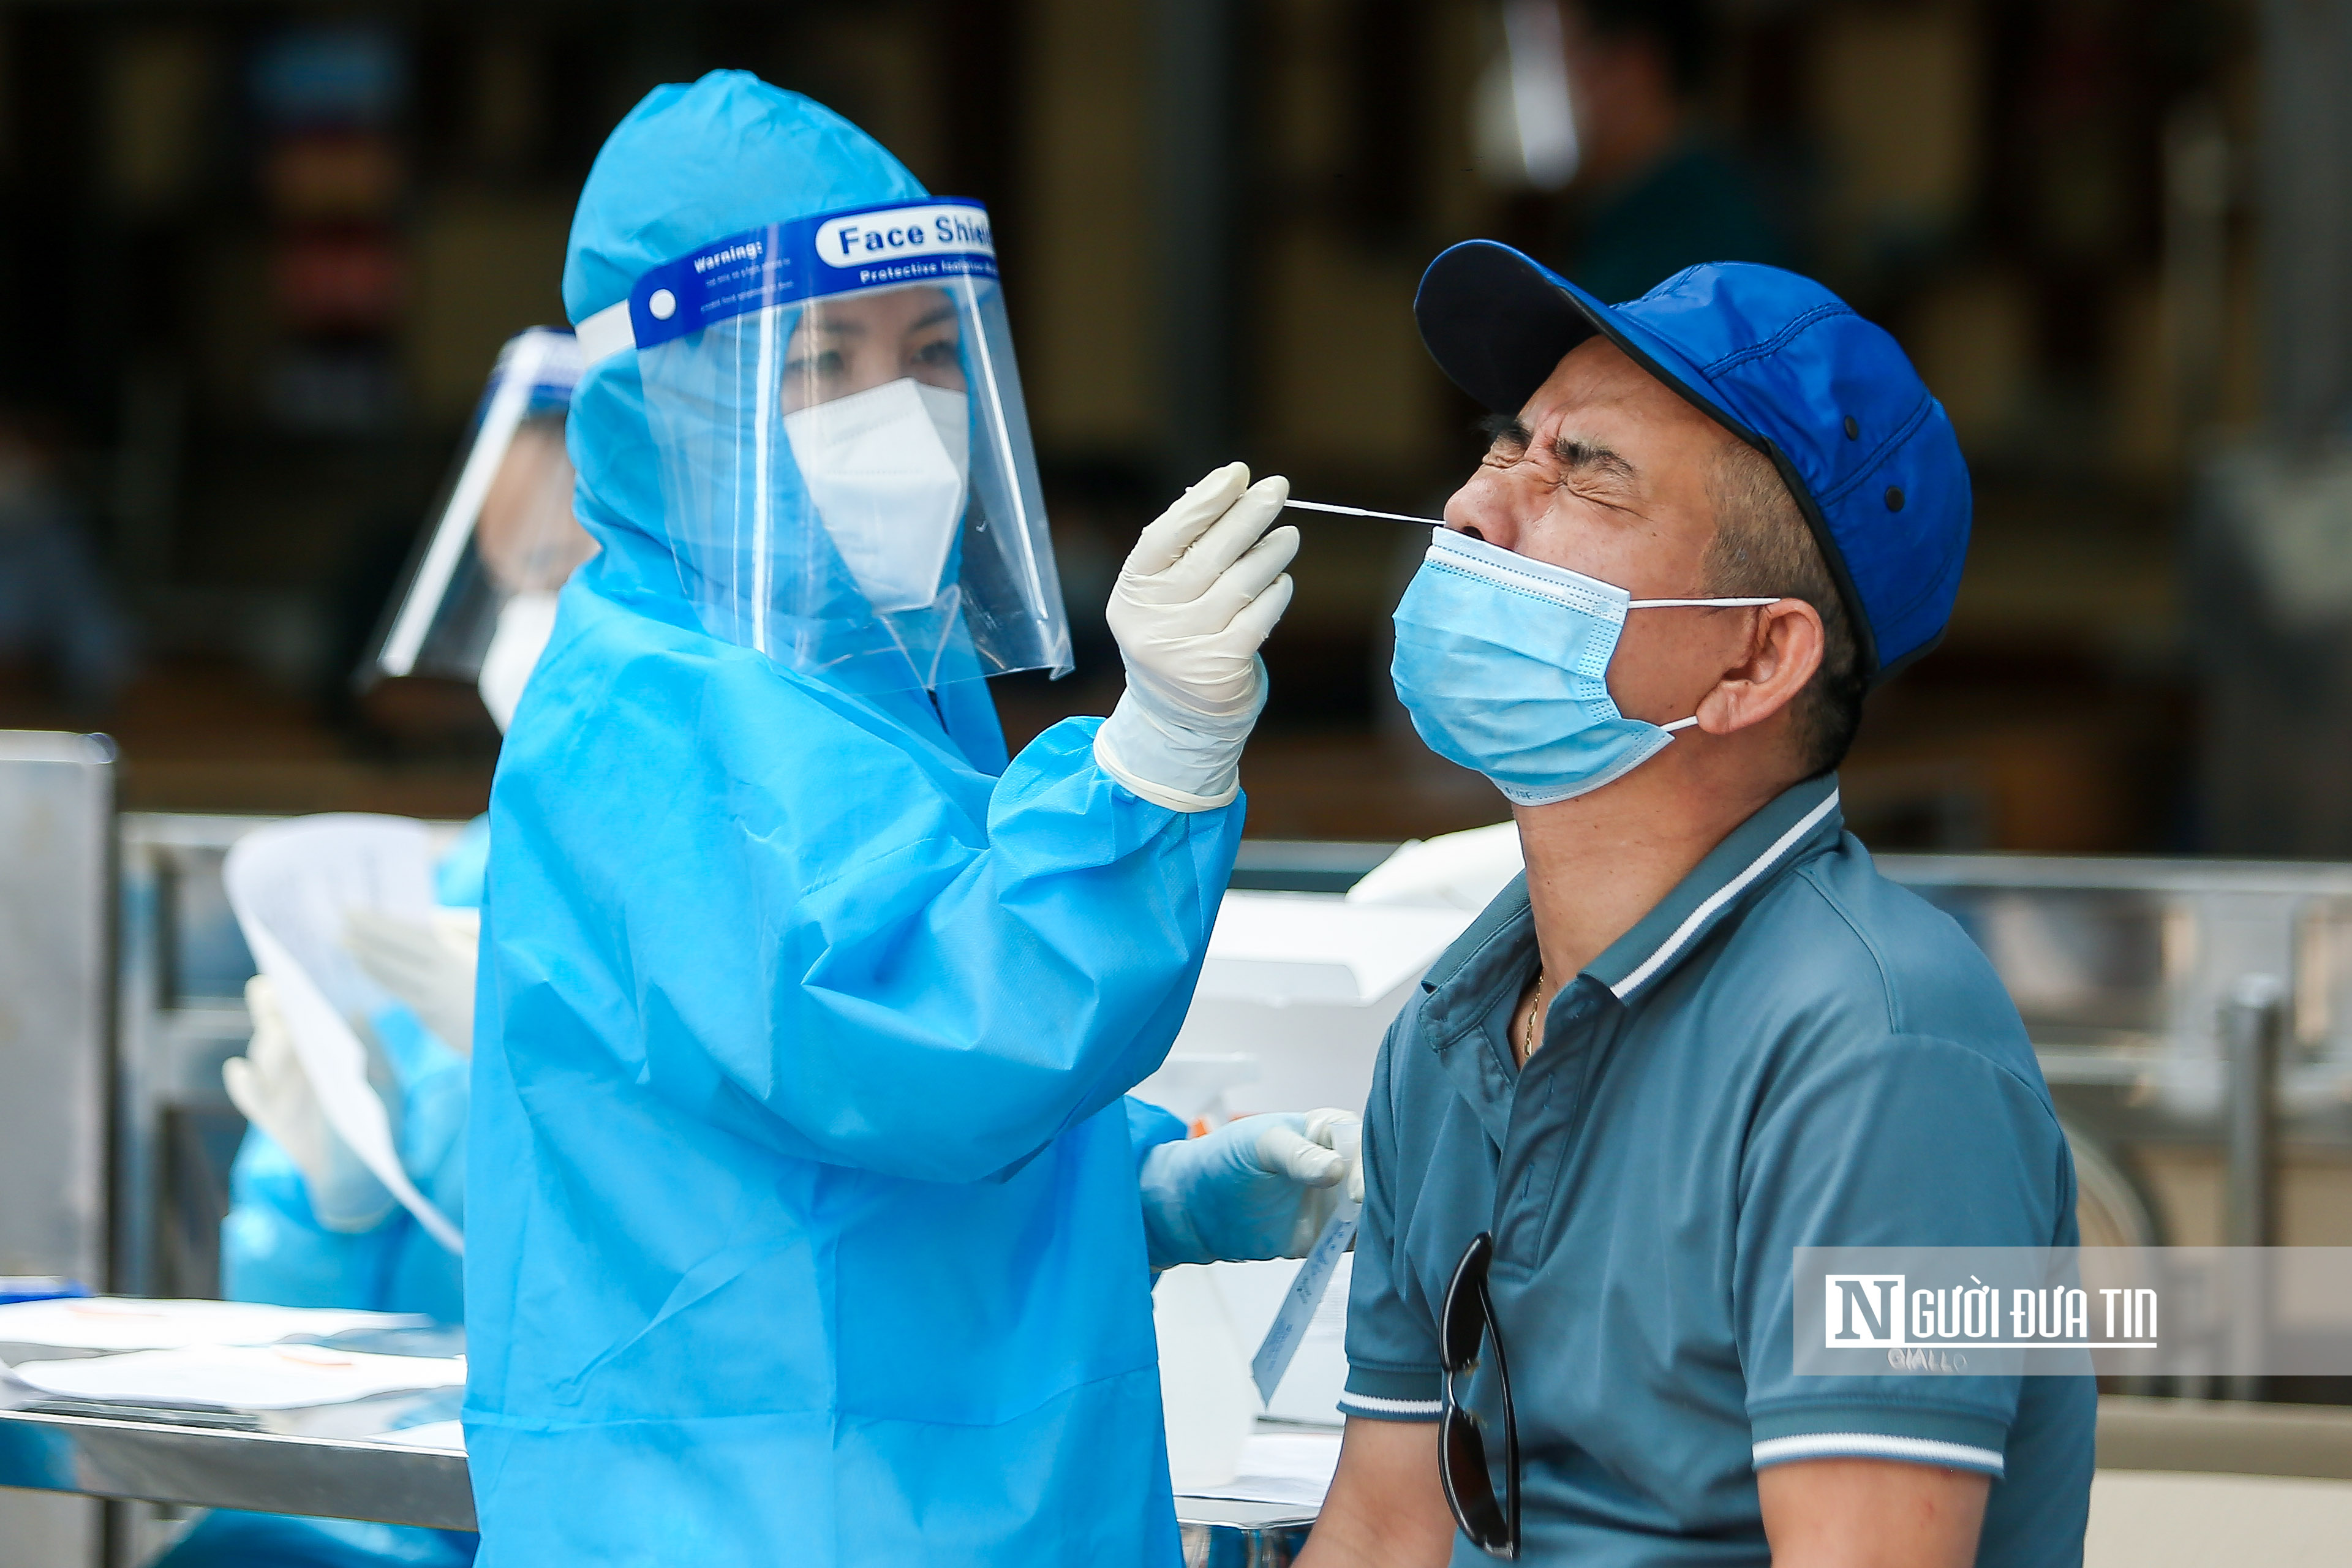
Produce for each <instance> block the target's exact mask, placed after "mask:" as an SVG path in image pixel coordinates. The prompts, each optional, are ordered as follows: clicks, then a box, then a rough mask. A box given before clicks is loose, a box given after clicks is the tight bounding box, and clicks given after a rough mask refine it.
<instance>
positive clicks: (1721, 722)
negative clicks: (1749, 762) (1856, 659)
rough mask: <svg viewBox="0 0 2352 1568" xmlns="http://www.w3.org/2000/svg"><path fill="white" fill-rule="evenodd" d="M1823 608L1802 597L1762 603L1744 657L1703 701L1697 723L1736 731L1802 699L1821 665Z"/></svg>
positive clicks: (1723, 731) (1705, 727)
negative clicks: (1807, 601)
mask: <svg viewBox="0 0 2352 1568" xmlns="http://www.w3.org/2000/svg"><path fill="white" fill-rule="evenodd" d="M1823 646H1824V642H1823V633H1822V613H1821V612H1820V611H1819V610H1816V609H1814V608H1813V607H1812V605H1809V604H1807V603H1805V601H1804V600H1802V599H1776V600H1774V601H1773V602H1772V603H1770V604H1769V605H1759V606H1758V608H1757V610H1756V629H1755V633H1754V636H1753V637H1751V638H1750V639H1749V642H1748V653H1747V657H1746V658H1745V659H1743V660H1742V661H1741V662H1740V663H1738V664H1736V665H1734V666H1732V667H1731V668H1729V669H1727V670H1725V671H1724V672H1723V677H1722V679H1719V680H1717V682H1716V683H1715V689H1713V690H1712V691H1709V692H1708V693H1707V694H1706V696H1705V697H1704V698H1702V699H1701V700H1699V705H1698V727H1699V728H1700V729H1702V730H1704V731H1706V732H1707V733H1708V734H1710V735H1729V734H1735V733H1737V732H1738V731H1741V730H1746V729H1749V728H1752V727H1753V726H1755V725H1758V724H1761V723H1763V722H1764V721H1766V720H1768V719H1769V718H1771V717H1772V716H1773V715H1774V714H1776V713H1778V712H1780V710H1782V709H1784V708H1786V707H1788V706H1789V704H1790V703H1791V702H1793V701H1795V700H1797V693H1799V692H1801V691H1802V690H1803V689H1805V687H1806V684H1807V683H1808V682H1810V681H1811V679H1813V673H1814V672H1815V671H1816V670H1818V669H1820V668H1821V667H1822V648H1823Z"/></svg>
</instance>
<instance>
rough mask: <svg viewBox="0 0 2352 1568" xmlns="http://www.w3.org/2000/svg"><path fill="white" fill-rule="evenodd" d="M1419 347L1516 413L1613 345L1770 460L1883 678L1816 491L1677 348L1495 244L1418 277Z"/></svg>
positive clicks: (1473, 389)
mask: <svg viewBox="0 0 2352 1568" xmlns="http://www.w3.org/2000/svg"><path fill="white" fill-rule="evenodd" d="M1412 313H1413V319H1414V320H1415V321H1417V322H1418V323H1419V324H1420V327H1421V341H1422V342H1423V345H1424V346H1425V347H1426V348H1427V349H1428V350H1429V356H1430V358H1432V359H1433V360H1435V361H1436V362H1437V368H1438V369H1440V370H1442V371H1444V373H1445V374H1446V377H1447V379H1449V380H1451V381H1452V382H1453V383H1454V385H1456V386H1458V387H1460V388H1461V389H1462V390H1463V391H1465V392H1466V393H1468V394H1469V395H1471V396H1472V397H1475V398H1476V399H1477V400H1478V401H1479V402H1480V403H1481V404H1483V405H1486V407H1487V408H1488V409H1490V410H1492V411H1493V412H1495V413H1496V414H1509V415H1516V414H1517V413H1518V412H1519V410H1520V409H1522V408H1524V407H1526V406H1527V402H1528V398H1530V397H1532V396H1534V395H1535V394H1536V389H1537V388H1538V387H1539V386H1541V385H1543V384H1544V383H1545V382H1546V381H1549V379H1550V378H1551V373H1552V372H1553V371H1555V370H1557V369H1558V368H1559V362H1560V361H1561V360H1562V359H1563V358H1565V357H1566V356H1567V354H1568V353H1569V352H1570V350H1572V349H1574V348H1575V347H1576V346H1577V345H1578V344H1580V343H1582V342H1585V341H1586V340H1588V339H1590V338H1593V337H1602V338H1606V339H1608V340H1609V341H1610V342H1612V343H1614V344H1616V345H1617V347H1619V348H1620V349H1622V350H1623V351H1624V352H1625V354H1626V357H1627V358H1629V359H1631V360H1632V361H1633V363H1635V364H1638V365H1640V366H1641V367H1642V368H1643V370H1644V371H1646V372H1648V373H1649V374H1651V375H1653V376H1654V377H1656V378H1657V379H1658V380H1659V381H1661V382H1663V383H1664V384H1666V385H1667V386H1668V387H1670V388H1672V389H1673V390H1674V392H1675V395H1677V396H1679V397H1681V398H1682V399H1683V400H1684V401H1685V402H1686V403H1688V404H1690V405H1692V406H1693V407H1695V408H1696V409H1697V410H1698V411H1699V412H1700V413H1702V414H1705V415H1706V416H1707V417H1708V418H1710V419H1713V420H1714V421H1715V422H1716V423H1717V424H1718V425H1721V426H1723V427H1724V428H1725V429H1726V430H1728V431H1729V432H1731V434H1732V435H1734V436H1737V437H1739V439H1741V440H1743V441H1745V442H1747V443H1748V445H1749V446H1751V447H1755V448H1756V449H1757V450H1758V451H1759V452H1761V453H1763V454H1764V455H1765V456H1766V457H1767V458H1770V459H1771V460H1772V466H1773V467H1774V468H1777V469H1778V470H1779V471H1780V479H1781V481H1782V482H1783V483H1784V484H1786V485H1787V486H1788V487H1789V493H1790V495H1791V496H1792V497H1794V498H1795V500H1796V502H1797V510H1799V511H1801V512H1802V513H1803V514H1804V518H1805V524H1806V526H1807V527H1808V528H1810V529H1811V531H1812V534H1813V538H1814V541H1815V542H1817V543H1818V544H1819V545H1820V547H1821V551H1822V560H1823V563H1825V564H1826V565H1827V566H1828V568H1829V572H1830V576H1831V578H1832V581H1833V583H1834V584H1835V585H1836V587H1837V591H1838V595H1839V597H1841V598H1842V599H1843V600H1844V602H1845V608H1846V619H1847V620H1848V621H1849V622H1850V623H1851V625H1852V629H1853V637H1854V641H1855V643H1856V645H1857V651H1858V652H1859V653H1860V655H1861V662H1862V673H1863V679H1864V680H1865V681H1868V682H1871V683H1875V682H1876V681H1877V680H1878V679H1881V677H1882V675H1883V674H1885V673H1888V672H1885V671H1882V669H1881V668H1880V665H1879V660H1878V639H1877V637H1876V636H1875V635H1874V632H1873V629H1872V627H1871V625H1870V617H1869V616H1867V615H1865V614H1864V612H1863V607H1862V595H1860V594H1859V593H1858V592H1857V591H1856V590H1855V588H1854V585H1853V577H1852V575H1851V574H1849V573H1848V572H1847V570H1846V564H1845V553H1844V552H1843V550H1841V549H1840V548H1839V547H1838V542H1837V539H1836V537H1835V535H1833V534H1832V533H1831V531H1830V528H1829V522H1828V520H1827V519H1826V518H1825V517H1823V516H1822V509H1821V505H1820V503H1819V502H1818V501H1816V500H1814V499H1813V493H1812V489H1811V486H1809V485H1807V484H1806V483H1805V480H1804V478H1803V476H1802V475H1801V474H1800V473H1798V471H1797V468H1796V465H1795V464H1793V463H1791V462H1790V460H1789V456H1788V454H1787V453H1785V452H1783V451H1782V450H1781V449H1780V444H1779V443H1777V442H1775V441H1773V440H1771V439H1769V437H1765V436H1764V435H1762V434H1761V433H1759V431H1758V430H1756V429H1755V427H1754V426H1750V425H1749V424H1748V422H1747V421H1746V420H1744V419H1742V418H1740V417H1739V416H1738V415H1737V414H1734V413H1733V412H1732V411H1731V410H1730V409H1728V408H1727V407H1725V406H1724V405H1723V404H1722V403H1721V402H1720V401H1718V400H1717V398H1716V397H1715V395H1713V393H1712V392H1710V391H1709V390H1708V389H1707V383H1706V376H1704V375H1703V374H1700V372H1699V368H1698V366H1696V364H1693V363H1691V362H1690V361H1689V360H1687V359H1685V358H1684V357H1683V355H1682V353H1680V352H1679V351H1677V350H1676V349H1675V347H1674V346H1673V345H1672V344H1670V343H1668V342H1665V341H1664V339H1662V338H1660V337H1659V336H1658V335H1657V334H1656V333H1654V332H1652V331H1649V330H1648V329H1647V328H1645V327H1643V325H1642V324H1641V323H1640V322H1638V321H1633V320H1632V319H1631V318H1629V317H1627V316H1626V315H1624V314H1623V313H1622V312H1621V311H1619V310H1614V309H1612V307H1610V306H1608V305H1605V304H1603V303H1601V300H1598V299H1595V298H1594V297H1593V296H1592V295H1591V294H1589V293H1587V292H1586V291H1585V290H1583V289H1580V288H1578V287H1577V286H1576V285H1575V284H1573V283H1571V282H1570V281H1569V280H1568V279H1565V278H1562V277H1560V276H1559V274H1558V273H1556V272H1553V271H1552V270H1551V269H1550V268H1547V267H1545V266H1543V265H1542V264H1541V263H1539V262H1538V261H1536V260H1535V259H1533V258H1530V257H1528V256H1526V255H1523V254H1521V253H1520V252H1518V251H1517V250H1514V249H1512V248H1511V247H1509V246H1507V245H1504V244H1501V243H1500V242H1498V241H1496V240H1491V239H1468V240H1464V241H1463V242H1462V243H1461V244H1459V245H1455V246H1452V247H1448V248H1447V249H1446V250H1444V251H1443V252H1442V253H1440V254H1439V256H1438V258H1437V259H1436V260H1434V261H1433V262H1431V263H1430V264H1429V270H1428V271H1426V272H1424V273H1423V274H1422V278H1421V289H1420V290H1419V292H1417V293H1416V294H1415V295H1414V296H1413V301H1412Z"/></svg>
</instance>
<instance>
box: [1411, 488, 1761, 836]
mask: <svg viewBox="0 0 2352 1568" xmlns="http://www.w3.org/2000/svg"><path fill="white" fill-rule="evenodd" d="M1776 602H1777V601H1775V600H1772V599H1636V598H1634V597H1633V595H1630V594H1628V593H1627V592H1626V591H1625V590H1624V589H1622V588H1620V587H1616V586H1614V585H1613V584H1608V583H1603V582H1601V580H1600V579H1599V578H1597V577H1587V576H1585V575H1584V574H1582V573H1580V572H1570V571H1569V570H1568V569H1567V568H1565V567H1560V566H1553V565H1549V564H1548V563H1544V562H1541V561H1535V560H1530V559H1529V558H1528V557H1527V556H1525V555H1519V554H1515V553H1513V552H1510V551H1508V550H1505V549H1503V548H1502V547H1501V546H1499V545H1495V544H1489V543H1487V542H1486V541H1485V540H1483V539H1474V538H1472V537H1471V536H1470V535H1469V534H1466V533H1457V532H1454V531H1452V530H1450V529H1438V530H1435V531H1433V535H1432V537H1431V540H1430V544H1429V553H1428V555H1426V556H1425V557H1423V560H1422V563H1421V570H1420V571H1419V572H1417V573H1415V574H1413V579H1412V586H1411V587H1409V588H1407V589H1406V590H1405V594H1404V600H1403V602H1402V603H1401V604H1399V605H1397V608H1396V658H1395V661H1394V662H1393V664H1392V665H1391V667H1390V674H1391V677H1392V678H1393V679H1395V681H1396V689H1397V697H1398V699H1399V700H1401V701H1402V702H1403V703H1404V705H1405V709H1406V710H1407V711H1408V712H1410V713H1411V714H1412V727H1413V728H1414V729H1416V730H1418V731H1421V738H1422V739H1423V740H1424V741H1426V742H1429V748H1430V750H1432V751H1433V752H1436V753H1437V754H1438V755H1439V756H1441V757H1444V758H1445V759H1446V760H1447V761H1449V762H1454V763H1461V764H1462V765H1463V766H1464V767H1465V768H1471V769H1475V771H1477V772H1479V773H1484V774H1486V777H1487V778H1489V779H1491V780H1493V781H1494V784H1495V787H1496V788H1497V789H1499V790H1501V791H1502V792H1503V795H1504V797H1505V798H1506V799H1507V800H1508V801H1510V802H1511V804H1512V805H1550V804H1552V803H1553V802H1554V801H1561V800H1573V799H1574V798H1576V797H1577V796H1578V795H1590V794H1591V793H1592V792H1593V791H1594V790H1597V789H1599V788H1600V787H1601V785H1603V784H1611V783H1613V782H1615V781H1616V780H1618V779H1621V778H1622V777H1624V776H1625V775H1626V774H1627V773H1631V772H1633V770H1634V769H1635V768H1637V767H1639V766H1641V765H1642V764H1643V763H1645V762H1647V761H1649V760H1650V759H1651V758H1652V757H1654V756H1655V755H1657V754H1658V752H1660V751H1662V750H1663V749H1664V747H1665V745H1666V743H1667V742H1670V741H1672V740H1673V739H1674V738H1675V737H1674V731H1677V730H1685V729H1688V728H1689V727H1690V726H1691V725H1693V724H1696V723H1697V722H1698V720H1697V718H1696V716H1693V717H1691V718H1688V719H1677V720H1675V721H1674V722H1673V723H1671V724H1652V723H1649V722H1647V721H1643V720H1640V719H1628V718H1626V717H1625V716H1624V715H1623V714H1622V713H1620V712H1618V711H1617V704H1616V701H1615V700H1613V699H1612V698H1611V696H1610V695H1609V659H1610V656H1611V655H1612V654H1614V653H1615V652H1616V651H1617V637H1618V634H1619V633H1620V632H1622V630H1623V629H1624V626H1625V612H1626V611H1628V610H1649V609H1664V608H1666V607H1669V606H1675V605H1769V604H1774V603H1776Z"/></svg>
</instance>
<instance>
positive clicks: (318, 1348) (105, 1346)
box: [0, 1297, 466, 1436]
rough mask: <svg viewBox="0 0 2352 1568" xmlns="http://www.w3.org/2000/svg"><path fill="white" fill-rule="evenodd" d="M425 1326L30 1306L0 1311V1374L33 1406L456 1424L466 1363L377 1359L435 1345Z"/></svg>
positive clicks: (247, 1422) (346, 1316)
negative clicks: (388, 1350) (425, 1342)
mask: <svg viewBox="0 0 2352 1568" xmlns="http://www.w3.org/2000/svg"><path fill="white" fill-rule="evenodd" d="M428 1325H429V1321H428V1320H426V1319H424V1318H420V1317H414V1316H408V1315H404V1314H399V1313H392V1312H358V1311H341V1310H320V1309H312V1308H300V1307H271V1306H262V1305H257V1304H252V1303H247V1302H239V1301H149V1300H134V1299H131V1298H126V1297H96V1298H90V1299H87V1300H54V1301H26V1302H22V1303H18V1304H15V1305H6V1306H0V1369H5V1382H6V1384H7V1389H6V1391H5V1392H6V1395H7V1396H6V1403H9V1404H13V1405H27V1406H29V1407H32V1408H36V1409H49V1410H63V1411H65V1412H67V1413H69V1414H76V1415H114V1414H118V1413H119V1414H121V1415H125V1416H138V1415H142V1413H143V1414H144V1415H145V1418H147V1419H151V1420H153V1419H164V1420H174V1421H176V1420H182V1419H198V1418H199V1417H200V1416H201V1417H202V1418H203V1420H202V1424H205V1425H229V1426H247V1427H252V1428H257V1429H260V1430H265V1431H278V1432H289V1433H293V1432H299V1433H304V1434H307V1435H310V1436H369V1435H373V1434H375V1433H380V1432H383V1431H386V1430H388V1429H391V1428H394V1427H398V1426H410V1425H414V1424H415V1423H417V1422H420V1421H439V1420H443V1419H446V1417H448V1416H450V1415H454V1414H455V1413H456V1407H457V1398H458V1396H459V1395H460V1394H462V1392H463V1390H464V1388H465V1383H466V1362H465V1358H464V1357H463V1356H462V1355H448V1354H422V1355H403V1354H383V1353H378V1352H380V1351H381V1350H382V1349H383V1342H386V1341H389V1342H391V1346H392V1348H394V1349H404V1348H406V1347H405V1345H404V1344H402V1343H401V1341H403V1340H404V1339H415V1338H425V1339H438V1338H441V1337H443V1336H441V1335H439V1334H430V1335H428V1334H423V1333H420V1332H419V1331H422V1330H425V1329H426V1328H427V1327H428ZM455 1337H456V1331H454V1330H453V1331H447V1333H446V1338H447V1339H448V1340H449V1341H452V1342H454V1340H455ZM353 1341H357V1342H361V1343H362V1344H368V1345H370V1347H371V1348H369V1349H366V1350H361V1349H356V1348H351V1347H352V1342H353ZM174 1413H178V1414H174Z"/></svg>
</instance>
